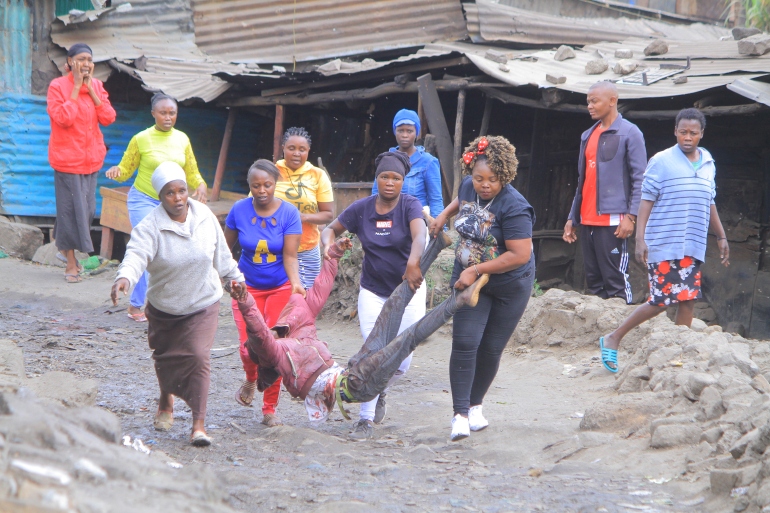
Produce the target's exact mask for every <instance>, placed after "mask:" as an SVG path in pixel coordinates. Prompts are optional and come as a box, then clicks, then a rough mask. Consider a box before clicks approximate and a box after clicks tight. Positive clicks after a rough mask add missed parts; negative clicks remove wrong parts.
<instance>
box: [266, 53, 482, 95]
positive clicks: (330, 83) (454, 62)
mask: <svg viewBox="0 0 770 513" xmlns="http://www.w3.org/2000/svg"><path fill="white" fill-rule="evenodd" d="M470 63H471V61H470V60H469V59H468V58H467V57H465V56H463V57H455V58H451V59H443V60H440V61H434V62H426V63H422V64H411V65H407V66H398V67H394V68H390V69H385V70H374V71H372V72H361V73H354V74H343V75H342V76H337V77H333V78H329V79H326V80H319V81H318V82H309V83H308V82H306V83H304V84H294V85H290V86H283V87H276V88H273V89H263V90H262V93H261V94H262V96H265V97H268V96H277V95H279V94H288V93H296V92H299V91H307V90H309V89H323V88H325V87H335V86H338V85H348V84H352V83H355V82H365V81H367V80H374V79H378V78H386V77H394V76H396V75H403V74H404V73H414V72H418V71H427V70H432V69H442V68H452V67H455V66H466V65H468V64H470Z"/></svg>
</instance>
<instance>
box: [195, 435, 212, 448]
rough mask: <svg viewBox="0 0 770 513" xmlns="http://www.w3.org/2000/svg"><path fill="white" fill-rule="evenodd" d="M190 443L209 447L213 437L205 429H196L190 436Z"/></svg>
mask: <svg viewBox="0 0 770 513" xmlns="http://www.w3.org/2000/svg"><path fill="white" fill-rule="evenodd" d="M190 443H191V444H192V445H194V446H195V447H208V446H209V445H211V437H209V436H208V435H207V434H206V433H204V432H203V431H196V432H195V433H193V434H192V436H191V437H190Z"/></svg>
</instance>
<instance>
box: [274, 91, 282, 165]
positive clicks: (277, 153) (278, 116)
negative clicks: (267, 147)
mask: <svg viewBox="0 0 770 513" xmlns="http://www.w3.org/2000/svg"><path fill="white" fill-rule="evenodd" d="M282 138H283V105H276V106H275V131H274V132H273V162H278V161H279V160H281V139H282Z"/></svg>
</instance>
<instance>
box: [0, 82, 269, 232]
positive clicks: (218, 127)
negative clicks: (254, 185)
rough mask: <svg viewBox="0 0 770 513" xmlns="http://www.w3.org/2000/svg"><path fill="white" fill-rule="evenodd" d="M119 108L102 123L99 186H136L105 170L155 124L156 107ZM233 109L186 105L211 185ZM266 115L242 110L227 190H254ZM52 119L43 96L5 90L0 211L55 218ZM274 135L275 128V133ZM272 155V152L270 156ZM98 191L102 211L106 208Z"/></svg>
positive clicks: (184, 122)
mask: <svg viewBox="0 0 770 513" xmlns="http://www.w3.org/2000/svg"><path fill="white" fill-rule="evenodd" d="M113 106H114V107H115V110H116V111H117V113H118V116H117V120H116V121H115V123H113V124H112V125H110V126H108V127H102V133H103V134H104V141H105V144H106V145H107V157H106V158H105V162H104V167H103V169H102V171H101V172H100V175H99V180H98V185H97V191H98V187H101V186H106V187H119V186H123V185H130V184H131V183H133V179H132V180H129V181H127V182H124V183H122V184H119V183H117V182H115V181H113V180H109V179H107V178H106V177H105V176H104V172H105V171H106V170H107V169H108V168H110V167H111V166H114V165H117V164H118V162H120V159H121V158H122V156H123V152H124V151H125V149H126V146H128V142H129V141H130V140H131V137H132V136H133V135H134V134H136V133H137V132H139V131H141V130H144V129H145V128H147V127H148V126H151V125H152V124H153V123H154V120H153V119H152V116H151V115H150V107H149V105H148V106H135V105H121V104H113ZM226 121H227V111H226V110H224V109H201V108H188V107H184V106H180V112H179V119H178V121H177V125H176V128H177V129H179V130H182V131H183V132H185V133H186V134H187V135H188V136H189V137H190V141H191V143H192V146H193V151H194V152H195V156H196V158H197V160H198V167H199V168H200V170H201V174H202V175H203V178H204V179H205V180H206V183H207V184H208V185H209V187H211V186H212V184H213V180H214V172H215V171H216V165H217V160H218V158H219V150H220V147H221V144H222V136H223V135H224V129H225V123H226ZM261 126H262V122H261V118H259V117H258V116H255V115H251V114H247V113H243V112H242V113H240V114H239V116H238V118H237V121H236V123H235V129H234V130H233V137H232V140H231V142H230V151H229V153H228V161H227V168H226V170H225V176H224V180H223V183H222V189H223V190H228V191H235V192H243V193H246V192H248V188H247V187H246V185H245V183H246V180H245V177H246V171H247V170H248V168H249V166H250V165H251V163H252V162H253V161H254V160H256V159H257V158H258V157H257V154H256V148H257V140H258V137H259V133H260V128H261ZM50 132H51V129H50V120H49V118H48V113H47V112H46V100H45V98H44V97H42V96H32V95H21V94H11V93H5V94H0V214H6V215H18V216H42V217H54V216H55V215H56V199H55V195H54V183H53V182H54V181H53V173H54V171H53V169H51V166H50V165H49V164H48V139H49V136H50ZM270 137H271V138H272V133H271V134H270ZM268 158H269V157H268ZM101 199H102V198H101V195H100V194H99V193H98V192H97V194H96V200H97V207H96V208H97V210H96V211H97V216H98V215H99V213H100V212H101Z"/></svg>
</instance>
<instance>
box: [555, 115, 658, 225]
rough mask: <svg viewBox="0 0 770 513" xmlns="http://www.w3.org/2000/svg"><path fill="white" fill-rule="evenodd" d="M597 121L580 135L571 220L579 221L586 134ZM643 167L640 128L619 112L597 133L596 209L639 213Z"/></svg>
mask: <svg viewBox="0 0 770 513" xmlns="http://www.w3.org/2000/svg"><path fill="white" fill-rule="evenodd" d="M599 123H601V122H597V123H596V124H595V125H594V126H592V127H591V128H589V129H588V130H586V131H585V132H583V135H582V136H581V137H580V159H579V160H578V184H577V192H576V193H575V199H574V200H573V201H572V208H571V209H570V213H569V219H570V220H571V221H572V223H573V224H580V206H581V204H582V203H583V182H584V181H585V176H586V156H585V155H586V146H587V145H588V138H589V137H591V133H592V132H593V131H594V129H595V128H596V127H597V126H599ZM646 167H647V150H646V149H645V147H644V136H643V135H642V132H641V130H639V128H638V127H637V126H636V125H634V124H633V123H631V122H630V121H626V120H625V119H623V116H621V115H620V114H618V117H617V119H616V120H615V121H614V122H613V123H612V125H610V127H609V128H608V129H607V130H605V131H604V132H603V133H602V134H601V135H600V136H599V144H598V145H597V148H596V211H597V212H598V213H599V215H602V214H632V215H634V216H635V215H637V214H638V212H639V203H640V201H641V197H642V178H643V177H644V170H645V168H646Z"/></svg>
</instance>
